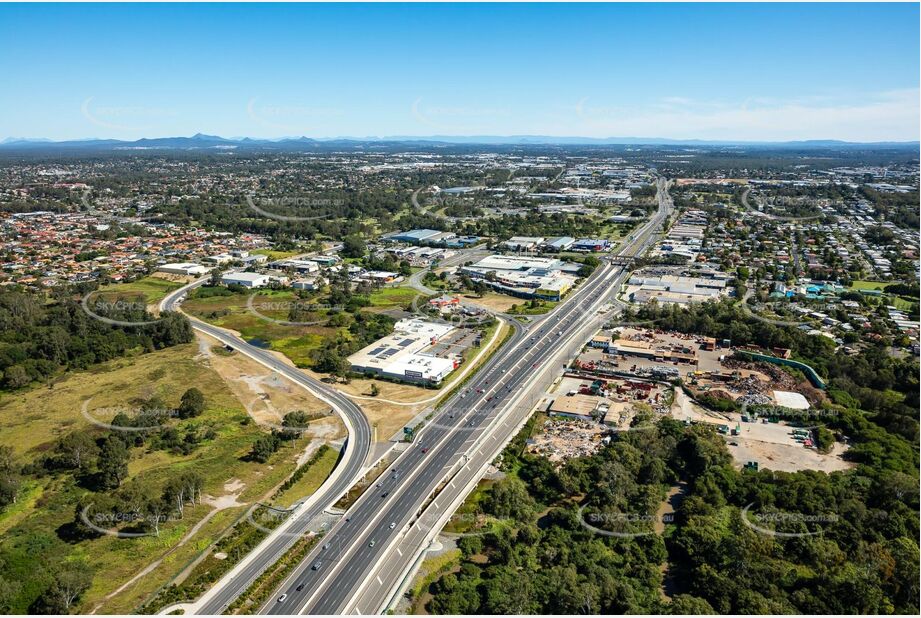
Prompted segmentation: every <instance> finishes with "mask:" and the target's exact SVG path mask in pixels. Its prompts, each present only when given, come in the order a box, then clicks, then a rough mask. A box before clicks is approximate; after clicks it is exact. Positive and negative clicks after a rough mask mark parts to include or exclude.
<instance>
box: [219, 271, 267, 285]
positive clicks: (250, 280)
mask: <svg viewBox="0 0 921 618" xmlns="http://www.w3.org/2000/svg"><path fill="white" fill-rule="evenodd" d="M271 280H272V277H271V276H269V275H264V274H262V273H226V274H224V275H222V276H221V283H223V284H224V285H242V286H243V287H245V288H264V287H265V286H267V285H268V284H269V282H270V281H271Z"/></svg>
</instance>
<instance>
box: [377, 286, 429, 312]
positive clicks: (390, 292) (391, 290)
mask: <svg viewBox="0 0 921 618" xmlns="http://www.w3.org/2000/svg"><path fill="white" fill-rule="evenodd" d="M416 296H419V292H418V291H417V290H414V289H413V288H411V287H409V286H399V287H384V288H381V289H379V290H375V291H374V292H372V293H371V306H372V307H377V308H385V309H392V308H399V309H402V308H403V307H406V306H407V305H409V303H411V302H412V300H413V298H415V297H416Z"/></svg>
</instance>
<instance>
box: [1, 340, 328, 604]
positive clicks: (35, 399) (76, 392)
mask: <svg viewBox="0 0 921 618" xmlns="http://www.w3.org/2000/svg"><path fill="white" fill-rule="evenodd" d="M197 351H198V348H197V346H196V345H195V344H188V345H183V346H177V347H174V348H170V349H167V350H162V351H158V352H154V353H150V354H144V355H139V356H137V357H135V358H131V359H120V360H118V361H114V362H110V363H106V364H104V365H101V366H99V367H98V368H96V369H95V370H93V371H87V372H74V373H71V374H69V375H67V376H65V377H64V378H63V379H61V380H59V381H58V382H56V383H55V384H53V385H52V386H51V387H50V388H36V389H33V390H31V391H27V392H24V393H17V394H15V395H5V396H4V398H3V399H2V400H0V444H4V445H9V446H11V447H12V448H13V449H14V451H15V453H16V456H17V459H18V460H19V461H20V462H21V463H27V462H30V461H34V460H36V459H37V458H38V457H39V456H41V455H42V454H43V453H46V452H48V450H49V449H50V448H52V446H53V444H54V443H55V442H56V440H57V438H59V437H60V436H62V435H65V434H66V433H68V432H70V431H72V430H74V429H77V428H89V427H92V424H91V423H90V421H89V420H88V419H87V418H85V417H84V415H83V414H82V412H81V410H82V409H83V404H84V402H86V401H88V400H89V401H90V403H89V405H88V406H87V407H88V410H89V412H90V416H92V411H93V410H98V409H100V408H103V407H122V408H124V407H133V406H136V405H137V403H136V402H137V400H138V399H147V398H149V397H151V396H153V395H156V396H159V397H161V398H162V400H163V401H164V403H165V404H167V405H170V406H175V405H176V404H178V401H179V397H180V396H181V394H182V393H183V392H184V391H185V389H186V388H188V387H189V385H195V386H196V387H197V388H198V389H199V390H201V391H202V393H203V394H204V396H205V400H206V410H205V412H204V413H203V414H202V415H201V416H199V417H197V418H194V419H189V420H185V421H178V420H176V421H172V422H173V423H177V427H178V428H179V429H180V431H185V429H187V428H189V427H191V426H194V427H196V428H198V430H199V432H200V433H203V432H204V431H207V430H208V429H211V430H213V431H214V432H215V436H214V437H213V439H208V440H204V441H203V442H201V443H200V444H199V446H198V447H197V448H196V449H194V450H193V451H192V452H191V453H190V454H188V455H178V454H172V453H169V452H166V451H162V450H149V449H147V448H146V447H141V448H134V449H132V451H131V459H130V462H129V482H130V481H134V480H137V481H140V482H141V483H143V485H144V486H145V487H151V488H154V489H153V490H154V491H159V490H158V489H156V488H158V487H160V486H162V484H164V483H165V481H166V480H167V479H168V478H170V477H172V476H174V475H175V474H176V473H177V472H178V471H180V470H192V471H195V472H197V473H198V474H200V475H201V476H202V478H203V479H204V481H205V485H204V494H205V496H206V497H207V496H214V497H221V496H228V494H236V501H235V502H234V500H232V499H231V501H230V504H227V503H224V504H223V505H222V506H226V507H229V508H226V509H223V510H217V511H216V512H215V513H214V514H213V515H211V519H209V520H208V521H207V523H205V524H204V525H203V526H202V528H201V529H200V530H198V531H197V532H196V534H195V535H194V536H193V537H191V538H190V539H189V540H188V541H187V542H186V543H184V544H182V545H179V542H180V540H181V539H183V537H185V536H186V535H187V534H188V533H189V531H190V530H191V529H192V527H193V526H194V525H195V524H197V523H198V522H200V521H202V519H203V518H205V516H206V515H209V514H211V513H212V510H213V509H214V507H213V506H212V505H211V504H208V503H207V501H206V503H205V504H199V505H196V506H194V507H188V508H187V509H186V513H185V516H184V517H183V518H182V519H181V520H179V521H172V522H169V523H167V524H165V525H164V526H163V527H162V528H161V532H160V536H159V537H156V536H146V537H140V538H134V539H121V538H117V537H114V536H102V537H101V538H90V539H81V538H76V539H75V538H74V537H73V536H71V535H70V533H69V532H68V531H69V528H70V523H71V522H73V521H74V511H75V505H76V504H77V503H78V502H79V500H80V499H81V498H83V497H84V496H87V495H88V494H89V493H90V492H89V490H87V489H85V488H84V487H82V486H81V485H79V484H78V483H77V482H76V481H75V480H74V478H73V477H72V476H71V475H69V474H61V475H57V476H43V477H41V478H39V479H38V480H37V481H36V480H33V479H31V478H27V480H26V483H25V485H24V487H23V489H22V492H21V494H20V498H19V501H18V502H17V504H16V505H14V506H13V507H11V508H9V509H7V510H5V511H4V512H3V513H2V514H0V532H2V534H3V537H2V540H0V564H2V565H3V566H4V568H3V571H4V574H5V576H6V577H7V578H9V577H10V576H12V577H14V581H19V582H20V583H21V587H20V589H19V592H18V594H16V595H14V598H13V600H12V604H11V611H12V612H13V613H27V610H28V605H29V603H30V602H31V599H33V598H34V597H35V595H36V594H38V593H39V592H41V590H42V589H44V587H45V586H47V584H48V581H49V578H50V576H51V575H50V573H52V572H53V569H54V568H55V566H54V565H56V564H58V563H59V562H61V561H71V560H84V561H85V562H86V563H87V564H89V565H90V566H91V567H92V568H93V570H94V572H95V576H94V578H93V583H92V586H91V587H90V589H89V590H88V591H87V592H86V593H85V594H84V595H83V597H82V598H81V600H80V602H79V604H78V606H77V607H76V610H77V611H81V612H83V613H86V612H89V611H91V610H93V609H94V608H96V607H97V606H98V605H99V604H100V603H103V601H104V600H105V597H106V595H108V594H110V593H112V592H113V591H114V590H116V589H117V588H119V587H120V586H121V585H122V584H125V583H126V582H128V581H129V580H131V579H132V578H133V577H134V576H135V575H136V574H137V573H138V572H139V571H140V570H141V569H143V568H144V567H145V566H147V565H149V564H151V563H153V562H154V561H156V560H158V559H162V563H161V564H159V565H158V566H157V567H156V568H154V569H153V570H152V571H151V572H150V573H149V574H146V575H145V576H143V577H141V578H139V579H138V580H137V582H135V583H134V584H132V585H131V586H129V587H128V588H127V589H126V590H124V591H123V592H122V593H120V594H118V595H116V596H115V597H113V598H112V599H111V600H108V601H105V603H104V604H103V605H102V607H101V608H100V611H101V612H103V613H112V612H115V613H119V612H121V613H128V612H130V611H131V610H132V609H133V608H134V607H135V606H136V605H138V604H139V602H140V601H142V600H143V598H144V597H145V596H146V595H147V594H149V593H151V592H152V591H154V590H155V589H157V588H158V587H159V586H160V585H162V584H164V583H165V582H166V581H168V580H170V579H171V578H173V577H175V575H176V574H177V573H178V572H179V571H180V570H181V569H182V568H183V567H184V566H185V565H186V564H187V563H188V562H189V561H190V560H191V559H192V558H193V557H194V556H195V555H197V554H198V553H199V552H200V551H202V550H203V549H204V548H205V547H207V546H208V545H209V544H210V543H211V542H212V541H213V540H214V539H215V538H216V537H217V535H219V534H220V533H221V532H222V531H223V530H225V529H226V528H227V526H229V525H230V524H231V523H232V522H233V521H234V520H235V519H236V518H237V517H238V516H239V515H240V513H241V512H242V509H243V508H244V507H243V506H242V504H243V503H251V502H254V501H257V500H259V499H262V498H263V497H264V496H265V495H266V494H268V493H269V492H270V491H271V490H272V489H273V488H274V487H276V486H277V485H278V484H279V483H281V482H282V481H283V480H284V479H285V478H286V477H287V476H288V475H289V474H290V473H291V472H292V471H293V470H294V468H295V462H296V460H297V457H298V455H299V454H300V452H301V451H302V450H303V448H304V447H305V446H306V440H298V441H296V442H293V443H287V444H286V445H285V446H283V447H282V449H281V450H279V452H277V453H276V454H275V455H273V456H272V458H271V459H270V461H269V463H268V464H267V465H266V464H258V463H253V462H248V461H243V460H242V457H243V456H244V455H246V454H247V453H248V452H249V451H250V449H251V447H252V444H253V442H254V441H255V440H256V438H257V437H258V436H260V435H262V433H263V431H262V430H261V429H260V428H259V427H258V426H257V425H256V424H255V423H252V422H250V420H249V417H248V416H247V414H246V411H245V410H244V409H243V408H242V406H241V405H240V404H239V403H238V402H237V400H236V399H235V398H234V396H233V395H232V393H231V391H230V390H229V389H228V388H227V386H226V384H225V383H224V382H223V381H222V380H221V379H220V377H219V376H217V374H215V373H214V372H213V371H212V370H211V369H209V368H208V367H206V366H205V365H204V364H202V363H200V362H199V361H197V360H196V359H195V355H196V353H197ZM103 416H106V415H104V414H100V417H103ZM108 416H111V413H109V414H108ZM103 420H105V421H108V420H109V418H103ZM102 432H103V430H102V429H99V430H98V433H99V435H102ZM323 469H326V467H325V466H324V468H323ZM321 473H322V472H321V470H320V469H318V470H317V473H316V475H315V476H314V477H312V481H313V482H314V483H316V479H317V477H318V476H319V475H320V474H321ZM320 480H321V481H322V479H320ZM308 488H309V485H306V484H305V490H306V489H308ZM237 503H238V504H241V506H232V505H233V504H237ZM37 556H38V557H37Z"/></svg>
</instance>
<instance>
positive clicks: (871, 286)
mask: <svg viewBox="0 0 921 618" xmlns="http://www.w3.org/2000/svg"><path fill="white" fill-rule="evenodd" d="M893 283H897V282H896V281H853V282H852V283H851V289H852V290H879V291H881V292H882V291H884V290H885V288H886V286H887V285H892V284H893ZM887 296H888V297H889V298H890V299H891V300H892V305H893V306H894V307H895V308H896V309H901V310H902V311H908V310H910V309H911V308H912V305H913V304H915V303H917V302H918V299H917V298H910V297H908V296H895V295H891V294H890V295H887Z"/></svg>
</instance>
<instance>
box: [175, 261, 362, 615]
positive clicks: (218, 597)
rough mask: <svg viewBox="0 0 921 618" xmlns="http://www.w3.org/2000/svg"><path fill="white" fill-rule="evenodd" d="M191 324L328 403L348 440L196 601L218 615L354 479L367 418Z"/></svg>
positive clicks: (231, 340)
mask: <svg viewBox="0 0 921 618" xmlns="http://www.w3.org/2000/svg"><path fill="white" fill-rule="evenodd" d="M206 281H207V278H205V279H200V280H198V281H196V282H194V283H191V284H189V285H187V286H185V287H183V288H180V289H179V290H176V291H175V292H172V293H171V294H169V295H168V296H167V297H166V298H164V299H163V300H162V301H161V303H160V310H161V311H178V310H179V305H180V303H181V302H182V300H183V299H184V298H185V296H186V294H188V292H189V290H191V289H193V288H195V287H198V286H200V285H202V284H204V283H205V282H206ZM190 321H191V323H192V328H194V329H195V330H197V331H200V332H202V333H205V334H206V335H209V336H211V337H213V338H215V339H217V340H218V341H220V342H221V343H223V344H225V345H228V346H230V347H232V348H233V349H234V350H236V351H238V352H240V353H242V354H245V355H246V356H248V357H250V358H252V359H253V360H255V361H256V362H258V363H260V364H262V365H264V366H266V367H268V368H269V369H272V370H273V371H275V372H277V373H279V374H281V375H283V376H284V377H286V378H288V379H289V380H291V381H292V382H294V383H295V384H298V385H300V386H302V387H304V388H305V389H307V390H308V391H310V392H311V393H312V394H313V395H314V396H316V397H317V398H319V399H321V400H322V401H324V402H326V403H327V404H329V405H330V406H331V407H332V408H333V410H335V411H336V413H337V414H338V415H339V416H340V417H341V418H342V420H343V422H344V424H345V426H346V429H347V430H348V438H347V440H346V443H345V445H344V446H343V449H344V452H343V454H342V457H341V458H340V461H339V462H338V464H337V465H336V468H335V470H334V471H333V474H332V475H331V476H330V477H329V478H328V479H327V481H326V482H325V483H324V484H323V486H322V487H320V489H319V490H318V491H317V492H315V493H314V494H313V495H312V496H311V497H310V499H309V500H307V501H305V502H304V503H303V504H302V505H301V506H300V507H298V508H297V509H296V510H295V511H294V513H293V514H292V516H291V517H289V518H288V520H286V522H285V523H284V524H283V527H280V528H279V530H278V531H276V533H275V534H272V535H270V536H269V537H268V538H267V539H266V540H265V541H263V542H262V543H261V544H260V545H258V546H257V547H256V549H254V550H253V552H252V553H250V554H249V555H248V556H247V557H246V558H245V559H244V561H243V562H241V564H240V565H238V568H236V569H234V570H232V571H231V572H230V573H228V574H227V575H226V576H225V577H224V578H223V579H221V580H220V581H218V583H217V584H215V586H214V587H213V588H212V589H210V590H209V591H208V592H207V593H206V594H205V595H204V596H203V597H202V598H201V599H199V601H198V602H197V603H196V608H197V609H196V611H197V613H200V614H220V613H221V612H222V611H223V609H224V608H225V607H227V605H229V604H230V603H231V602H232V601H233V600H234V599H236V598H237V596H239V595H240V594H241V593H242V592H243V591H244V590H246V588H247V587H248V585H249V584H250V583H251V582H252V581H253V580H255V579H256V578H257V577H258V576H259V575H260V574H261V573H262V572H263V571H264V570H265V569H266V568H267V567H269V566H270V565H272V564H273V563H274V562H275V561H276V560H278V558H280V557H281V555H282V554H284V552H285V551H286V550H287V549H288V548H289V547H290V546H291V545H292V544H294V542H295V541H297V539H298V538H300V537H302V536H303V535H304V534H307V533H308V532H309V529H308V524H309V523H310V520H311V519H313V518H314V517H316V516H317V515H319V514H320V513H322V512H323V510H324V509H326V508H328V507H330V506H332V505H333V504H334V503H335V502H336V500H338V499H339V498H340V497H341V496H342V495H343V494H345V492H346V491H348V489H349V487H351V486H352V485H353V484H354V483H355V481H356V480H358V478H359V476H360V474H361V471H362V468H363V467H364V465H365V460H366V459H367V457H368V452H369V451H370V448H371V427H370V425H369V424H368V419H367V418H366V417H365V415H364V413H363V412H362V411H361V408H359V407H358V406H357V405H356V404H355V403H354V402H352V401H351V400H350V399H349V398H348V397H346V396H344V395H343V394H342V393H340V392H339V391H337V390H335V389H334V388H331V387H330V386H328V385H326V384H324V383H323V382H320V381H319V380H317V379H315V378H313V377H311V376H309V375H307V374H306V373H304V372H303V371H301V370H299V369H297V368H296V367H292V366H290V365H288V364H285V363H283V362H282V361H280V360H279V359H278V358H276V357H275V356H274V355H272V354H271V353H270V352H268V351H266V350H263V349H261V348H257V347H255V346H253V345H250V344H248V343H246V342H245V341H243V340H242V339H240V338H239V337H237V336H235V335H233V334H232V333H230V332H228V331H226V330H224V329H222V328H218V327H216V326H212V325H211V324H206V323H205V322H201V321H199V320H196V319H194V318H190Z"/></svg>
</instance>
